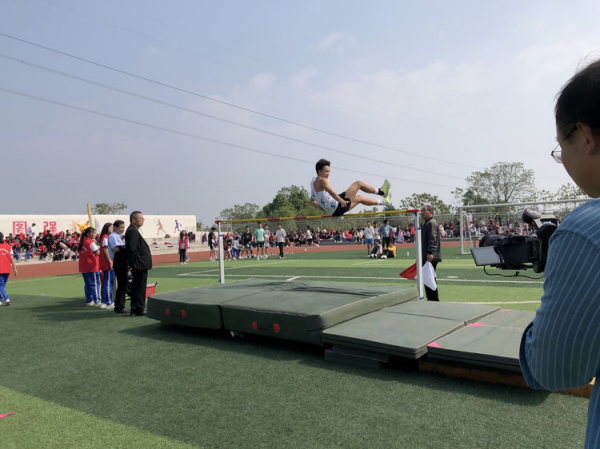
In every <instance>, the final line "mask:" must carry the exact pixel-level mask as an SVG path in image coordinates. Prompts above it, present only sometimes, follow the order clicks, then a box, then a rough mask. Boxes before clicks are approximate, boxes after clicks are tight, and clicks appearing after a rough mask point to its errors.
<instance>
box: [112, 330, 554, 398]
mask: <svg viewBox="0 0 600 449" xmlns="http://www.w3.org/2000/svg"><path fill="white" fill-rule="evenodd" d="M120 332H123V333H126V334H129V335H134V336H136V337H142V338H149V339H153V340H158V341H167V342H169V343H175V344H177V343H180V344H193V345H199V346H206V347H210V348H212V349H218V350H223V351H231V352H236V353H239V354H243V355H252V356H255V357H261V358H266V359H270V360H276V361H298V362H300V363H302V364H303V365H306V366H310V367H312V368H317V369H323V370H327V371H333V372H337V373H342V374H352V375H356V376H361V377H364V378H368V379H373V380H377V381H386V382H401V383H403V384H406V385H413V386H419V387H425V388H429V389H431V390H437V391H441V392H447V393H452V394H462V395H469V396H475V397H479V398H483V399H487V400H494V401H500V402H505V403H509V404H514V405H519V406H525V407H535V406H538V405H540V404H541V403H543V402H544V401H545V400H546V399H547V398H548V396H549V395H550V392H548V391H535V390H528V389H525V388H521V387H512V386H507V385H499V384H490V383H484V382H478V381H474V380H468V379H459V378H453V377H448V376H444V375H440V374H434V373H423V372H418V371H417V362H416V361H415V360H409V359H401V358H397V359H395V360H394V362H393V363H391V364H390V365H389V366H388V367H386V368H383V369H379V370H372V369H367V368H360V367H354V366H350V365H343V364H336V363H332V362H327V361H325V360H324V347H320V346H316V345H311V344H307V343H300V342H294V341H289V340H280V339H277V338H269V337H264V336H258V335H244V337H243V338H232V337H231V335H230V333H229V331H227V330H224V329H220V330H212V329H211V330H209V329H198V328H192V327H184V326H176V325H165V324H162V323H153V324H149V325H145V326H140V327H135V328H128V329H123V330H121V331H120Z"/></svg>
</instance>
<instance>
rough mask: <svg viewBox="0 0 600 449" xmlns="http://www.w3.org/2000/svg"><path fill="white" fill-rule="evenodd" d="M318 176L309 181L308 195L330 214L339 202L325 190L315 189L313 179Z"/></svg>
mask: <svg viewBox="0 0 600 449" xmlns="http://www.w3.org/2000/svg"><path fill="white" fill-rule="evenodd" d="M318 178H319V176H317V177H315V178H313V179H312V181H310V196H311V197H312V199H313V200H315V201H316V202H317V204H318V205H319V206H321V207H322V208H323V209H325V212H326V213H327V215H332V214H333V213H334V212H335V210H336V209H337V207H338V204H339V203H338V202H337V200H335V199H333V197H332V196H331V195H330V194H329V193H328V192H327V191H326V190H321V191H320V192H317V191H316V190H315V181H316V180H317V179H318Z"/></svg>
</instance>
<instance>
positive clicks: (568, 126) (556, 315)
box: [519, 60, 600, 448]
mask: <svg viewBox="0 0 600 449" xmlns="http://www.w3.org/2000/svg"><path fill="white" fill-rule="evenodd" d="M554 112H555V120H556V139H557V140H558V145H557V146H556V148H555V149H554V151H552V153H551V155H552V157H553V158H554V159H555V160H556V162H558V163H562V164H563V165H564V166H565V169H566V171H567V173H568V174H569V176H570V177H571V178H572V179H573V181H574V182H575V184H577V185H578V186H579V187H580V188H581V189H582V190H583V191H584V192H585V193H587V194H588V195H589V196H590V197H592V198H596V199H595V200H593V201H589V202H587V203H585V204H584V205H582V206H580V207H578V208H577V209H575V210H574V211H573V212H571V213H570V214H569V215H568V216H567V217H566V218H565V219H564V220H563V222H562V224H561V225H560V226H559V227H558V229H557V230H556V232H554V234H553V235H552V237H551V239H550V247H549V251H548V261H547V263H546V270H545V277H546V279H545V282H544V294H543V296H542V305H541V306H540V308H539V309H538V310H537V313H536V316H535V318H534V320H533V322H532V323H531V324H529V326H527V328H526V329H525V331H524V333H523V337H522V339H521V347H520V353H519V359H520V363H521V370H522V372H523V376H524V377H525V380H526V382H527V384H528V385H529V386H530V387H532V388H536V389H548V390H552V391H557V390H563V389H565V388H572V387H579V386H582V385H586V384H588V383H589V382H590V381H591V380H592V378H594V377H598V376H599V375H600V326H599V325H598V322H599V319H600V276H598V273H599V272H600V200H598V199H597V198H598V197H599V196H600V60H599V61H596V62H593V63H591V64H590V65H588V66H587V67H585V68H584V69H583V70H581V71H579V72H578V73H577V74H575V75H574V76H573V77H572V78H571V79H570V80H569V81H568V82H567V84H566V85H565V86H564V87H563V88H562V90H561V92H560V93H559V95H558V97H557V101H556V106H555V109H554ZM585 447H586V448H597V447H600V386H599V383H598V382H596V385H595V386H594V388H593V390H592V396H591V398H590V403H589V408H588V423H587V430H586V437H585Z"/></svg>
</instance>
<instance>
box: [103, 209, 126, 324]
mask: <svg viewBox="0 0 600 449" xmlns="http://www.w3.org/2000/svg"><path fill="white" fill-rule="evenodd" d="M123 234H125V222H124V221H123V220H117V221H115V222H114V223H113V232H112V234H110V235H109V236H108V253H109V255H110V258H111V259H112V261H113V269H114V273H115V277H116V278H117V291H116V293H115V295H114V305H115V313H129V309H126V308H125V293H128V287H129V281H128V280H127V273H128V270H127V250H126V249H125V241H124V240H123Z"/></svg>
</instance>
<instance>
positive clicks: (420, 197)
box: [400, 193, 451, 215]
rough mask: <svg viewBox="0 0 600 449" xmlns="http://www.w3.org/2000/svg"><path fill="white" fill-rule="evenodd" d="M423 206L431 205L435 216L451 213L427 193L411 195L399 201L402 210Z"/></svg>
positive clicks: (447, 207)
mask: <svg viewBox="0 0 600 449" xmlns="http://www.w3.org/2000/svg"><path fill="white" fill-rule="evenodd" d="M424 204H431V205H432V206H433V210H434V213H435V214H438V215H448V214H450V213H451V208H450V206H449V205H447V204H446V203H444V202H443V201H442V200H440V199H439V198H438V197H437V196H435V195H430V194H429V193H413V194H412V196H407V197H406V198H404V199H403V200H400V206H402V208H404V209H420V208H421V206H423V205H424Z"/></svg>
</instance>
